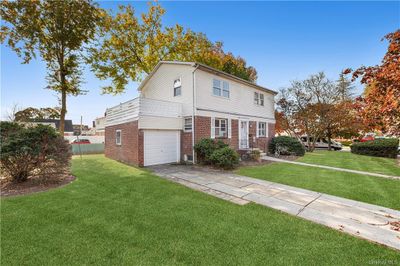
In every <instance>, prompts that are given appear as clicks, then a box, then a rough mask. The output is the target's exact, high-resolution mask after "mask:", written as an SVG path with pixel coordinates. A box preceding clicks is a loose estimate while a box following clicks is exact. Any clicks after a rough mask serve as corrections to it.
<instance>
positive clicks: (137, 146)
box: [104, 121, 144, 166]
mask: <svg viewBox="0 0 400 266" xmlns="http://www.w3.org/2000/svg"><path fill="white" fill-rule="evenodd" d="M118 129H119V130H121V145H117V144H116V143H115V134H116V133H115V131H116V130H118ZM104 154H105V156H106V157H108V158H111V159H114V160H118V161H121V162H124V163H128V164H133V165H139V166H143V156H144V153H143V131H142V130H139V129H138V122H137V121H133V122H128V123H124V124H120V125H115V126H109V127H106V129H105V148H104Z"/></svg>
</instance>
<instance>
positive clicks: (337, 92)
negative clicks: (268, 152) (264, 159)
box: [275, 30, 400, 150]
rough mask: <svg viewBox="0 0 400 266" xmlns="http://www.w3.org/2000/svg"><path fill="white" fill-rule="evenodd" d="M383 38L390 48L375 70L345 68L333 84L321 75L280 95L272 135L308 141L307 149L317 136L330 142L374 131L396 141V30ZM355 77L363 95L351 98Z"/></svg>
mask: <svg viewBox="0 0 400 266" xmlns="http://www.w3.org/2000/svg"><path fill="white" fill-rule="evenodd" d="M385 39H386V40H388V41H389V45H388V50H387V52H386V54H385V56H384V58H383V60H382V63H381V64H380V65H377V66H372V67H360V68H358V69H356V70H354V71H353V70H351V69H346V70H345V71H343V73H341V74H340V76H339V79H338V80H337V81H331V80H329V79H327V78H326V76H325V74H324V73H323V72H321V73H318V74H315V75H311V76H310V77H309V78H307V79H305V80H300V81H299V80H295V81H292V82H291V86H289V87H288V88H285V89H283V90H281V92H280V94H279V96H278V99H277V110H276V113H275V117H276V120H277V125H276V131H277V132H278V133H282V132H286V133H287V134H290V135H292V136H296V137H298V138H299V137H300V136H302V135H306V136H308V138H307V142H308V145H307V146H308V149H309V150H313V149H314V145H315V141H316V140H317V139H318V138H319V137H326V138H327V139H328V142H329V143H330V141H331V139H332V138H334V137H342V138H352V137H358V136H359V135H360V134H361V133H363V132H370V131H374V130H378V131H381V132H382V133H384V134H387V135H393V136H400V30H397V31H396V32H394V33H390V34H388V35H386V36H385ZM347 74H351V78H348V77H347V76H346V75H347ZM358 78H359V79H360V82H361V84H364V85H365V91H364V93H363V94H362V95H360V96H358V97H354V95H353V89H354V86H353V85H352V81H355V80H356V79H358Z"/></svg>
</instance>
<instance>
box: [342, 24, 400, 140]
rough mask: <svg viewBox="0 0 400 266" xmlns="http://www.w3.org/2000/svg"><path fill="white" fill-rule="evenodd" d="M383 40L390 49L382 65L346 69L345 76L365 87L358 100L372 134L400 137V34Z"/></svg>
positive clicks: (389, 35)
mask: <svg viewBox="0 0 400 266" xmlns="http://www.w3.org/2000/svg"><path fill="white" fill-rule="evenodd" d="M384 39H386V40H388V41H389V46H388V50H387V52H386V54H385V56H384V57H383V60H382V63H381V64H380V65H377V66H370V67H364V66H363V67H360V68H358V69H356V70H355V71H353V70H352V69H346V70H345V71H344V73H345V74H349V73H352V80H353V81H354V80H356V79H358V78H360V82H361V83H362V84H364V85H365V86H366V89H365V92H364V94H363V95H362V96H361V97H359V98H358V99H357V108H358V111H359V114H360V116H361V117H362V119H363V123H364V124H365V125H366V126H367V127H369V128H370V129H371V130H374V129H375V130H381V131H382V132H384V133H386V134H391V135H396V136H400V30H397V31H396V32H393V33H390V34H387V35H386V36H385V37H384ZM382 40H383V39H382Z"/></svg>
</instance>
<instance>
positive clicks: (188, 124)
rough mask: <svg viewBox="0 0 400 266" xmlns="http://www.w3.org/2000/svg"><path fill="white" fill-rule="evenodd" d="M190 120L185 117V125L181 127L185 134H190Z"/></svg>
mask: <svg viewBox="0 0 400 266" xmlns="http://www.w3.org/2000/svg"><path fill="white" fill-rule="evenodd" d="M192 124H193V123H192V118H191V117H186V118H185V123H184V125H183V130H184V131H185V132H192Z"/></svg>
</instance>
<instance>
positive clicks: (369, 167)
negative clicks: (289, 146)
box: [298, 150, 400, 176]
mask: <svg viewBox="0 0 400 266" xmlns="http://www.w3.org/2000/svg"><path fill="white" fill-rule="evenodd" d="M399 160H400V159H399ZM298 161H299V162H304V163H313V164H320V165H327V166H333V167H341V168H346V169H352V170H360V171H366V172H372V173H378V174H386V175H394V176H400V165H399V161H397V160H396V159H390V158H382V157H372V156H365V155H358V154H353V153H351V152H336V151H324V150H319V151H314V152H307V153H306V155H305V156H304V157H301V158H299V159H298Z"/></svg>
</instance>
